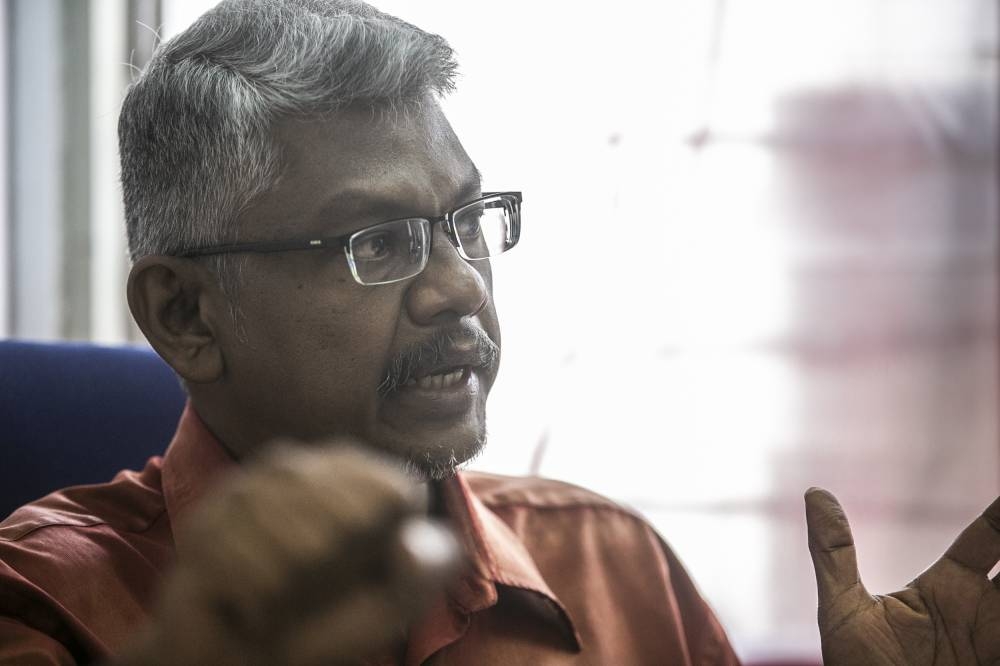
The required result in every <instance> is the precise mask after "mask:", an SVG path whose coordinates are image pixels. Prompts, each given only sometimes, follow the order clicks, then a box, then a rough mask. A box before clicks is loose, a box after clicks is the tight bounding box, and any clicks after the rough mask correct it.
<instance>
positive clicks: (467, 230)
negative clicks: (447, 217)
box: [455, 207, 484, 239]
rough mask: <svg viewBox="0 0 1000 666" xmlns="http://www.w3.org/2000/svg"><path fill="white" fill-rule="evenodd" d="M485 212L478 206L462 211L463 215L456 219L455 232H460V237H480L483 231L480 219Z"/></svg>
mask: <svg viewBox="0 0 1000 666" xmlns="http://www.w3.org/2000/svg"><path fill="white" fill-rule="evenodd" d="M483 213H484V210H483V209H482V208H478V207H477V208H473V209H472V210H466V211H462V215H461V216H460V217H459V218H458V219H456V220H455V233H456V234H458V236H459V238H463V239H474V238H478V237H479V234H480V233H481V232H482V225H481V224H480V221H481V220H482V217H483Z"/></svg>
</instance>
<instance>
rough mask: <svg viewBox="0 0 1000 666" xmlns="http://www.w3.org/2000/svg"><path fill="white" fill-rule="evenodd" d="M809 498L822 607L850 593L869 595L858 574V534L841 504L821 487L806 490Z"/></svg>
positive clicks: (811, 539) (812, 552)
mask: <svg viewBox="0 0 1000 666" xmlns="http://www.w3.org/2000/svg"><path fill="white" fill-rule="evenodd" d="M805 501H806V524H807V526H808V531H809V553H810V555H811V556H812V561H813V568H814V569H815V571H816V586H817V591H818V594H819V606H820V609H824V608H828V607H830V606H831V605H832V604H833V603H834V602H835V601H837V600H838V599H839V598H841V597H842V596H843V595H844V594H845V593H847V592H851V591H853V592H855V593H857V594H860V595H863V596H867V594H868V593H867V592H866V591H865V590H864V586H863V585H861V577H860V574H859V573H858V561H857V555H856V552H855V549H854V536H853V535H852V534H851V526H850V524H849V523H848V522H847V516H846V515H845V514H844V510H843V509H842V508H841V506H840V503H839V502H837V499H836V498H835V497H834V496H833V495H832V494H831V493H829V492H827V491H826V490H822V489H820V488H810V489H809V490H808V491H806V496H805Z"/></svg>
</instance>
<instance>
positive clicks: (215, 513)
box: [116, 445, 458, 666]
mask: <svg viewBox="0 0 1000 666" xmlns="http://www.w3.org/2000/svg"><path fill="white" fill-rule="evenodd" d="M425 514H426V493H421V492H420V489H419V488H418V486H416V485H415V484H414V483H413V482H412V481H411V480H409V479H408V478H407V477H406V476H405V475H404V474H403V473H402V472H400V471H399V470H398V469H396V468H394V467H392V466H391V465H389V464H386V463H383V462H381V461H379V460H376V459H374V458H373V457H372V456H370V455H368V454H366V453H363V452H361V451H360V450H359V449H356V448H353V447H349V446H342V445H341V446H336V447H324V448H317V447H310V448H303V447H293V446H283V447H278V448H277V450H275V451H273V452H272V454H271V455H269V456H267V457H265V458H264V459H262V460H259V461H257V462H255V463H252V464H248V465H247V466H246V468H245V469H243V470H240V472H238V473H237V474H236V475H235V477H234V478H232V479H230V480H229V483H227V484H225V485H224V487H222V488H220V489H219V492H217V493H216V494H215V495H214V496H212V497H211V498H208V499H207V500H206V501H205V502H204V503H203V505H202V506H201V507H199V510H198V511H197V512H196V514H195V515H192V516H191V518H190V520H189V521H188V522H187V523H186V524H185V525H184V526H183V527H184V529H183V530H181V532H180V534H179V535H178V549H179V550H178V563H177V567H176V570H175V571H174V572H173V575H172V576H171V577H170V579H169V580H168V581H167V583H166V584H165V588H164V595H163V599H162V602H161V605H160V609H159V612H158V613H157V615H156V617H155V619H154V621H153V623H152V625H151V627H150V629H149V631H148V632H147V633H146V635H145V636H144V637H143V639H142V640H141V641H139V642H138V643H137V644H136V645H134V646H132V647H131V648H130V649H128V650H126V653H125V654H124V655H123V656H122V657H121V659H120V660H119V662H116V663H119V664H148V665H157V666H158V665H166V664H214V665H217V666H227V665H234V666H235V665H236V664H240V665H241V666H242V665H253V664H261V665H263V664H287V665H289V666H307V665H311V664H354V663H358V661H359V660H361V659H363V658H365V657H370V656H376V655H377V654H378V653H379V652H380V651H381V650H383V649H386V648H388V647H389V646H391V645H393V644H394V643H396V642H398V641H400V640H402V638H403V637H404V636H405V630H406V625H407V622H408V621H409V620H410V619H411V618H412V617H413V615H414V614H415V613H416V612H418V611H419V610H420V608H421V605H422V604H423V602H425V601H426V600H427V597H428V595H430V594H432V593H434V592H435V591H436V590H438V589H439V588H440V587H441V586H442V585H443V583H444V579H445V577H446V576H447V574H448V572H449V571H450V570H451V568H452V567H453V565H454V563H455V560H456V559H457V555H458V550H457V545H456V544H455V542H454V540H453V539H452V537H451V535H450V534H449V533H448V532H446V531H444V529H443V528H440V527H436V526H435V525H434V524H433V523H431V522H429V521H428V520H427V518H426V515H425Z"/></svg>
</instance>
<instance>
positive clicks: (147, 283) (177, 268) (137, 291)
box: [128, 256, 225, 384]
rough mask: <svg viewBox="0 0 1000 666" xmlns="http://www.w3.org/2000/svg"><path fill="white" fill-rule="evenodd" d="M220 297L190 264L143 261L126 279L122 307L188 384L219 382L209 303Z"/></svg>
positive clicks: (220, 370)
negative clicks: (127, 306)
mask: <svg viewBox="0 0 1000 666" xmlns="http://www.w3.org/2000/svg"><path fill="white" fill-rule="evenodd" d="M219 297H221V294H220V293H219V289H218V287H217V286H216V285H215V283H214V280H213V279H212V277H211V274H210V273H209V272H208V271H207V270H206V269H205V268H204V267H202V266H199V265H197V264H196V263H195V262H193V261H190V260H187V259H180V258H177V257H162V256H149V257H143V258H142V259H140V260H139V261H137V262H136V263H135V265H134V266H133V267H132V271H131V272H130V273H129V278H128V305H129V309H130V310H131V311H132V317H133V318H134V319H135V321H136V323H137V324H138V325H139V328H140V329H142V332H143V333H144V334H145V336H146V339H147V340H149V344H150V345H152V347H153V349H155V350H156V352H157V353H158V354H159V355H160V356H161V357H163V359H164V360H165V361H166V362H167V363H168V364H169V365H170V366H171V367H172V368H173V369H174V370H175V371H176V372H177V374H179V375H180V376H181V377H183V378H184V379H185V380H187V381H188V382H192V383H197V384H205V383H209V382H214V381H216V380H218V379H219V378H221V377H222V374H223V370H224V367H225V364H224V362H223V357H222V350H221V348H220V346H219V338H218V336H217V335H216V325H217V322H216V321H215V317H214V312H213V307H212V301H213V300H216V299H218V298H219Z"/></svg>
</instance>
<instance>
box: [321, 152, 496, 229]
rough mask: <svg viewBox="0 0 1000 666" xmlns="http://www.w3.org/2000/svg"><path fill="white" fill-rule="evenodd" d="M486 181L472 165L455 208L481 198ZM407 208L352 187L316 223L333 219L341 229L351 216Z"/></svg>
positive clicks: (330, 203) (393, 199)
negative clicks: (346, 218) (341, 224)
mask: <svg viewBox="0 0 1000 666" xmlns="http://www.w3.org/2000/svg"><path fill="white" fill-rule="evenodd" d="M482 180H483V175H482V173H481V172H480V171H479V169H478V168H477V167H476V166H475V165H472V170H471V172H470V173H469V174H468V176H467V177H466V179H465V181H464V182H463V184H462V186H461V187H460V188H459V190H458V195H457V197H456V199H455V200H454V201H453V202H452V203H453V207H457V206H460V205H462V204H464V203H466V202H468V201H470V200H472V199H475V198H476V197H478V196H479V194H480V193H481V191H482ZM405 208H406V204H405V203H404V202H403V201H401V200H400V199H398V198H396V197H385V196H379V195H377V194H373V193H372V191H371V190H369V189H365V188H363V187H356V186H348V187H346V188H344V189H343V190H340V191H339V192H337V193H336V194H334V195H333V196H332V197H330V199H329V201H328V202H327V203H326V204H325V205H323V206H322V207H321V208H320V210H319V212H318V213H317V214H316V218H315V219H316V221H317V222H319V223H321V224H327V225H329V224H330V223H331V218H332V222H333V225H334V226H340V225H339V224H338V223H339V222H341V221H344V222H345V223H346V222H347V220H343V218H344V217H346V216H348V215H357V216H358V217H366V216H369V215H371V216H374V214H375V213H377V212H378V211H381V210H384V211H394V210H397V211H403V210H404V209H405ZM386 215H387V216H388V217H386V220H389V219H392V218H393V217H397V218H398V217H406V216H408V215H412V216H413V217H420V216H423V215H427V213H426V212H423V213H419V212H411V213H406V212H401V213H400V214H399V215H394V214H393V213H389V212H387V213H386ZM345 233H346V232H345Z"/></svg>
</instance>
